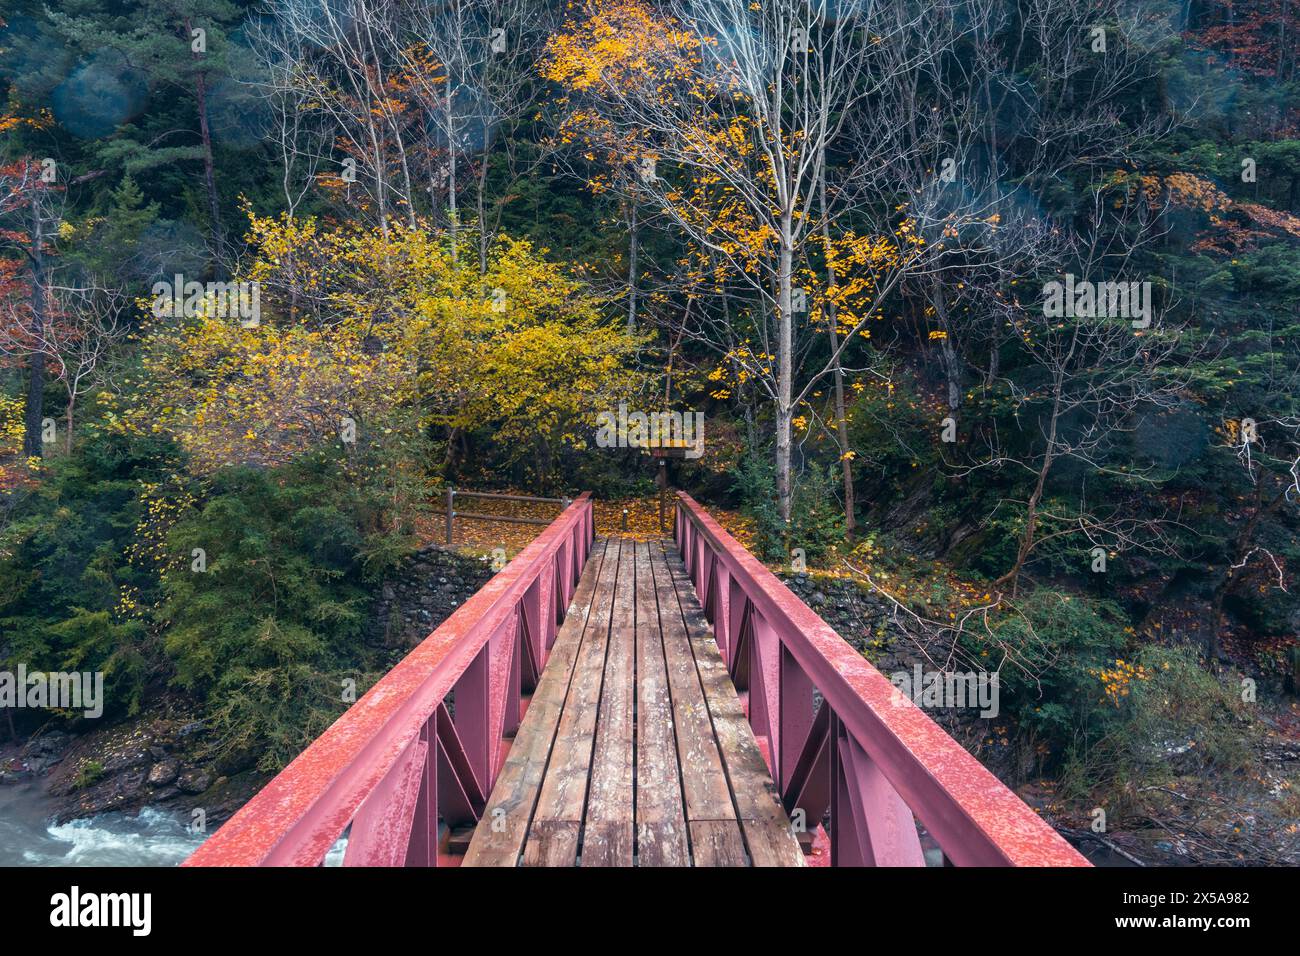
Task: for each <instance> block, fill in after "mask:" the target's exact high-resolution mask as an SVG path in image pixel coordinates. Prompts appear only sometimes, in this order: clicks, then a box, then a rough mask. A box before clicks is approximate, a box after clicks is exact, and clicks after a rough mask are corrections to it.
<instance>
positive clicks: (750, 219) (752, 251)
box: [544, 0, 922, 522]
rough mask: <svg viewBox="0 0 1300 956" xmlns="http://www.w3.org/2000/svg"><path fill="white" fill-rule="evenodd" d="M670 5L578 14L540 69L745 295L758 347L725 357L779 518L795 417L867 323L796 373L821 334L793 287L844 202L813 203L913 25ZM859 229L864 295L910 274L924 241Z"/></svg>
mask: <svg viewBox="0 0 1300 956" xmlns="http://www.w3.org/2000/svg"><path fill="white" fill-rule="evenodd" d="M669 6H670V9H671V14H669V15H665V16H663V17H659V16H657V15H656V14H655V13H653V12H652V11H651V10H650V9H649V8H648V7H646V6H645V5H643V4H641V3H639V2H637V0H612V2H608V3H592V4H588V5H587V6H586V7H585V8H584V13H583V17H582V19H580V20H577V21H574V22H572V23H570V24H569V25H568V27H567V28H566V30H565V32H564V33H562V34H561V35H559V36H558V37H556V39H555V40H554V41H553V42H552V44H551V46H550V50H549V55H548V59H547V61H546V64H545V66H544V71H545V74H546V75H547V77H548V78H550V79H551V80H553V81H555V82H557V83H560V84H563V85H564V87H565V88H566V89H567V90H570V91H572V92H571V94H570V99H571V100H573V101H574V102H573V108H572V110H571V112H570V121H571V122H573V123H574V124H576V126H577V127H578V128H580V129H583V134H584V136H585V139H586V141H587V142H590V143H597V144H601V148H603V149H604V150H606V151H607V152H608V154H609V162H608V165H610V166H624V165H625V163H626V160H625V159H624V160H623V161H621V162H620V161H618V160H619V153H616V152H615V150H619V151H621V155H622V156H623V157H627V156H629V155H630V156H631V157H633V158H636V157H640V158H641V159H642V161H645V160H647V159H649V160H654V161H655V164H654V165H650V166H643V167H642V169H641V170H640V171H638V175H639V179H640V184H639V188H640V191H641V193H643V194H644V195H645V196H646V197H648V198H649V199H651V200H652V201H653V202H654V203H655V206H656V208H657V209H658V210H659V212H660V213H661V214H662V215H663V216H664V217H665V218H666V219H667V220H669V221H670V222H672V223H673V224H674V225H675V226H677V227H678V228H679V229H681V230H682V232H683V233H684V234H685V235H686V236H688V237H689V238H690V240H691V242H692V243H694V244H695V245H697V246H698V247H700V248H701V249H704V250H709V251H711V252H713V253H715V254H716V255H717V256H718V258H719V259H720V260H721V261H722V262H724V263H726V264H727V266H728V267H729V268H730V269H731V270H732V271H733V274H734V275H735V276H736V277H739V278H741V279H742V280H743V281H745V282H746V283H747V285H748V286H749V289H750V291H751V292H752V293H753V294H754V296H755V299H756V312H757V313H758V315H757V316H756V318H755V321H754V329H755V332H756V338H757V345H758V346H760V347H758V348H754V349H745V350H744V351H743V352H742V353H740V356H741V357H740V358H739V361H741V362H742V363H743V364H745V365H746V367H747V368H746V371H747V372H748V373H749V374H750V375H752V376H754V378H755V380H756V381H757V382H759V383H760V384H761V387H762V390H763V391H764V392H765V393H766V394H767V396H768V399H769V400H770V401H771V402H772V403H773V406H774V420H775V421H774V424H775V432H776V441H775V458H776V483H777V496H778V500H779V507H780V511H781V516H782V519H783V520H785V521H787V522H788V521H789V519H790V507H791V500H792V486H791V467H790V466H791V442H792V436H791V429H792V421H793V419H794V417H795V412H796V408H797V407H798V406H799V404H800V403H801V402H802V401H804V400H805V399H806V398H807V397H808V395H809V394H810V393H811V392H812V390H813V389H814V388H816V387H817V385H818V384H819V383H820V382H821V381H822V380H823V379H825V378H826V377H828V376H832V375H833V374H834V372H835V369H836V368H837V367H838V363H839V360H840V357H841V355H842V354H843V351H844V349H845V348H846V347H847V345H848V344H849V343H850V342H852V340H853V336H854V335H856V333H857V332H859V331H861V329H862V327H863V326H865V324H866V322H867V318H866V317H865V316H864V317H863V318H862V319H861V321H860V322H859V323H857V324H856V325H855V327H853V328H851V329H850V330H849V335H848V336H847V337H845V338H844V339H843V340H842V341H841V342H840V343H839V346H838V348H837V349H835V350H834V351H833V352H832V354H831V356H830V358H829V360H828V361H827V362H826V363H824V364H821V363H819V364H821V367H820V368H817V367H815V366H814V368H813V369H812V370H810V371H809V372H808V373H807V374H801V371H802V370H803V366H802V362H803V360H804V358H805V357H806V355H807V353H808V351H809V348H808V344H807V342H808V339H809V337H810V335H812V337H814V338H815V339H816V341H818V342H820V341H821V340H822V338H821V336H819V335H813V334H812V333H813V332H814V331H815V330H807V329H804V328H802V327H801V326H800V324H799V322H798V316H799V315H800V314H802V312H803V309H801V308H800V305H801V304H802V303H801V301H800V300H801V299H803V297H804V294H802V293H801V294H799V295H797V294H796V277H797V276H798V274H799V270H800V268H801V266H802V264H803V263H804V262H805V261H806V260H807V259H808V258H809V254H808V245H809V243H810V242H812V241H814V240H816V239H817V238H818V237H819V234H820V228H819V224H820V222H821V221H822V220H823V219H828V220H830V221H832V222H839V221H840V219H841V217H843V216H844V215H845V212H846V211H845V210H844V209H843V208H842V205H841V204H842V203H843V202H844V201H845V200H846V199H850V198H851V194H850V193H848V192H844V191H835V192H833V193H830V194H829V199H828V200H827V201H825V202H823V200H825V199H827V194H824V193H823V191H822V189H821V187H822V185H823V184H824V183H825V182H826V180H827V178H828V175H829V172H828V166H827V156H828V154H829V152H830V151H831V150H832V149H833V148H835V147H836V146H837V145H840V144H841V142H842V138H843V134H844V130H845V124H846V122H847V118H848V117H849V116H851V115H852V114H853V113H854V112H855V110H856V109H857V108H858V107H859V106H860V105H861V104H863V103H864V102H865V101H866V100H867V99H868V98H869V97H870V96H871V95H872V94H873V92H875V91H876V90H877V89H878V88H879V85H880V83H881V82H882V80H881V79H880V78H879V77H878V76H877V71H876V67H877V66H878V65H879V64H880V63H881V62H882V61H881V57H880V56H879V55H878V52H877V51H878V50H880V49H888V47H889V45H890V43H891V42H893V41H894V39H895V38H896V37H897V36H898V35H899V34H900V33H901V32H903V31H904V30H906V29H907V28H908V26H909V24H910V23H912V22H914V21H915V20H916V19H917V18H919V17H921V16H922V14H921V13H920V12H919V11H916V12H913V13H911V14H907V15H902V14H900V12H899V8H898V7H896V6H895V7H892V8H889V9H887V10H886V9H885V8H881V7H877V6H875V5H873V6H870V7H861V8H858V7H854V8H853V9H852V10H844V9H841V7H840V6H839V5H837V4H832V3H829V2H826V0H821V2H814V3H812V4H805V3H802V2H797V0H788V2H787V0H777V2H771V3H764V4H752V3H748V2H745V0H719V2H717V3H710V4H670V5H669ZM628 144H631V145H632V149H629V148H628ZM616 181H617V180H616ZM873 226H877V227H879V234H878V236H876V237H873V238H872V239H871V240H868V241H869V242H870V243H872V244H873V246H874V248H875V250H876V252H877V253H878V254H879V256H880V258H879V261H878V262H876V263H875V266H874V267H875V269H876V271H877V272H878V277H877V279H876V280H875V282H874V285H875V290H874V291H875V292H876V294H877V295H878V296H880V297H883V296H884V295H887V294H888V293H889V292H890V291H891V290H892V288H893V287H894V286H896V285H897V283H898V282H900V281H901V279H902V277H903V275H904V274H905V273H906V272H907V271H908V270H909V269H912V268H915V267H916V265H917V263H918V261H919V259H920V258H921V256H922V244H921V243H919V242H917V241H916V240H917V237H916V236H915V235H914V234H913V233H912V231H911V224H910V222H909V220H908V218H907V217H906V216H905V215H895V216H894V217H893V218H892V219H891V220H878V221H877V222H874V223H873ZM870 314H871V313H870V312H868V313H867V315H870ZM695 337H696V338H697V339H698V340H699V341H701V342H703V343H705V344H707V345H709V346H711V347H713V348H715V349H717V350H718V351H720V352H723V353H724V354H725V353H726V352H727V351H728V350H729V348H728V343H729V342H730V340H731V336H730V335H729V334H728V335H727V336H723V337H720V336H718V335H716V334H715V332H714V331H713V330H710V329H709V328H707V327H701V328H699V329H697V330H695ZM732 358H733V359H734V358H736V355H735V354H734V353H733V355H732ZM796 383H798V384H796Z"/></svg>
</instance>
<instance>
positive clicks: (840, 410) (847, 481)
mask: <svg viewBox="0 0 1300 956" xmlns="http://www.w3.org/2000/svg"><path fill="white" fill-rule="evenodd" d="M818 191H819V198H820V200H821V214H822V239H823V240H824V242H825V243H826V247H827V249H829V248H830V242H831V227H830V223H829V222H828V221H827V219H826V180H825V179H824V178H823V179H822V181H821V183H820V184H819V187H818ZM826 280H827V283H828V284H829V285H832V286H833V285H835V284H836V276H835V266H834V265H831V264H830V263H829V262H828V263H827V265H826ZM837 322H838V319H837V318H836V313H835V304H834V303H833V302H831V301H830V300H829V298H828V299H827V302H826V334H827V335H828V336H829V337H830V344H831V355H832V356H834V355H835V354H836V352H837V351H838V350H839V334H838V331H837V329H836V323H837ZM833 374H834V376H835V379H834V381H835V439H836V442H837V443H838V445H839V448H840V475H841V477H842V478H843V480H844V537H845V538H847V539H848V540H849V541H852V540H853V534H854V532H855V531H856V530H857V519H856V517H855V516H854V504H853V459H852V457H851V456H850V449H849V426H848V422H847V421H846V420H845V417H844V367H843V365H842V364H841V363H840V361H839V360H838V359H836V360H835V369H834V373H833Z"/></svg>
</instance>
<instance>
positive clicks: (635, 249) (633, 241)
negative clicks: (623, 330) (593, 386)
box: [627, 202, 641, 335]
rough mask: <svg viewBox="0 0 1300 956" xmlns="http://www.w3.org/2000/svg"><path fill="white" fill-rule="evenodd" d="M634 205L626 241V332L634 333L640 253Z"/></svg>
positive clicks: (633, 204)
mask: <svg viewBox="0 0 1300 956" xmlns="http://www.w3.org/2000/svg"><path fill="white" fill-rule="evenodd" d="M637 226H638V223H637V216H636V203H635V202H633V203H632V223H631V229H630V230H629V231H628V240H627V331H628V334H629V335H630V334H632V333H633V332H635V331H636V280H637V259H638V257H639V256H640V252H641V242H640V236H639V235H638V231H637Z"/></svg>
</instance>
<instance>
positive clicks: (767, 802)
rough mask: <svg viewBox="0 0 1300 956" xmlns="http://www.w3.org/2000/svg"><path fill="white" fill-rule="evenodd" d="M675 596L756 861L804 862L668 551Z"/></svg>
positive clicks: (718, 658)
mask: <svg viewBox="0 0 1300 956" xmlns="http://www.w3.org/2000/svg"><path fill="white" fill-rule="evenodd" d="M665 558H666V561H667V566H668V568H669V570H670V575H671V580H672V583H673V586H674V588H675V591H676V597H677V600H678V602H679V604H680V606H681V609H682V614H683V616H684V618H685V620H686V629H687V633H688V635H689V643H690V647H691V651H692V654H693V655H694V658H695V666H696V669H697V671H698V673H699V678H700V683H701V685H702V686H703V688H704V695H705V698H706V700H707V701H708V708H709V713H710V715H711V717H712V722H713V729H714V733H715V734H716V737H717V742H718V746H719V748H720V749H721V751H722V756H723V760H724V762H725V766H726V771H727V777H728V780H729V783H730V786H731V792H732V794H733V796H734V798H735V809H736V814H737V817H738V819H739V821H740V824H741V828H742V830H743V831H744V835H745V842H746V844H747V846H748V847H749V853H750V857H751V858H752V861H753V864H754V865H755V866H805V865H807V864H806V861H805V860H804V856H803V852H802V850H801V849H800V847H799V842H798V840H797V839H796V838H795V836H794V833H793V832H792V830H791V827H790V818H789V817H788V816H786V813H785V809H784V808H783V807H782V806H781V802H780V799H779V797H778V794H777V790H776V784H775V783H774V782H773V780H772V777H771V774H770V773H769V772H768V769H767V763H766V761H764V760H763V754H762V752H761V751H760V750H759V749H758V741H757V740H755V739H754V734H753V731H752V730H751V729H750V726H749V721H748V720H747V719H746V717H745V710H744V707H743V706H742V705H741V702H740V698H739V697H738V696H737V695H736V689H735V687H734V685H733V684H732V682H731V677H730V676H729V675H728V674H727V666H726V664H724V663H723V661H722V655H721V654H720V653H719V652H718V646H717V642H716V641H714V639H713V634H712V633H711V632H710V630H709V624H708V621H707V620H706V619H705V617H704V610H703V608H701V607H700V603H699V601H698V600H697V599H696V597H695V592H694V589H693V588H692V587H691V583H690V579H689V578H688V577H687V575H686V569H685V567H684V566H683V565H682V562H681V558H680V557H678V556H677V555H676V554H674V553H672V552H667V551H666V552H665Z"/></svg>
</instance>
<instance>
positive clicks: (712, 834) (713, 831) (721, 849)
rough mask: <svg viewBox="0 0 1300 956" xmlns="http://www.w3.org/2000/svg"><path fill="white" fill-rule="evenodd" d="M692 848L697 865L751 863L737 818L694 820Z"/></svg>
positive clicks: (692, 823) (745, 864) (742, 864)
mask: <svg viewBox="0 0 1300 956" xmlns="http://www.w3.org/2000/svg"><path fill="white" fill-rule="evenodd" d="M691 850H692V851H693V853H694V857H695V865H696V866H748V865H749V863H748V860H747V859H746V857H745V842H744V840H742V839H741V836H740V824H738V823H737V822H736V821H735V820H692V821H691Z"/></svg>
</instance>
